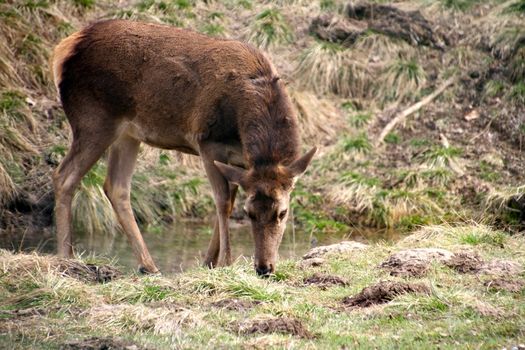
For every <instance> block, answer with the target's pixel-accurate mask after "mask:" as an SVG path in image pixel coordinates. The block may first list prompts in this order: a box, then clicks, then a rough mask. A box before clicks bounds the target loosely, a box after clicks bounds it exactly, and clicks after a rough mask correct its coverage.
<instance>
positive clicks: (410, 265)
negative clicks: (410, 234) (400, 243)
mask: <svg viewBox="0 0 525 350" xmlns="http://www.w3.org/2000/svg"><path fill="white" fill-rule="evenodd" d="M453 256H454V254H453V253H452V252H449V251H448V250H445V249H439V248H418V249H407V250H402V251H399V252H397V253H395V254H392V255H391V256H390V257H389V258H388V259H387V260H386V261H384V262H383V263H381V265H379V267H381V268H383V269H385V270H387V271H389V272H390V275H391V276H401V277H417V278H419V277H423V276H425V275H426V273H427V272H428V270H429V268H430V264H431V263H432V262H433V261H439V262H446V261H449V260H450V259H451V258H452V257H453Z"/></svg>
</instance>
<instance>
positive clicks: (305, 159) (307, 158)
mask: <svg viewBox="0 0 525 350" xmlns="http://www.w3.org/2000/svg"><path fill="white" fill-rule="evenodd" d="M315 152H317V147H314V148H312V149H311V150H309V151H308V153H306V154H305V155H304V156H302V157H301V158H299V159H296V160H294V162H293V163H292V164H290V165H289V166H288V169H289V170H290V173H291V174H292V176H293V177H297V176H299V175H301V174H303V173H304V172H305V171H306V168H307V167H308V165H309V164H310V162H311V161H312V158H313V157H314V154H315Z"/></svg>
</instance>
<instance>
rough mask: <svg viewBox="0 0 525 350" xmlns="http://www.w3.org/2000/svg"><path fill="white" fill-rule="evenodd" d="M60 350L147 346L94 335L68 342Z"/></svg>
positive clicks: (141, 349)
mask: <svg viewBox="0 0 525 350" xmlns="http://www.w3.org/2000/svg"><path fill="white" fill-rule="evenodd" d="M60 350H147V348H145V347H142V346H138V345H136V344H133V343H131V342H128V341H124V340H121V339H118V338H98V337H93V338H87V339H84V340H79V341H72V342H69V343H66V344H64V345H62V346H61V347H60Z"/></svg>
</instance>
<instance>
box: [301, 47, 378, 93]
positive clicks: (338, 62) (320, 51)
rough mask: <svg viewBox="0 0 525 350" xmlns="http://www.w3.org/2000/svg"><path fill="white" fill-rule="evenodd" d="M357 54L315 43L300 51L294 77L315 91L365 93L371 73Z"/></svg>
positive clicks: (341, 48) (368, 86)
mask: <svg viewBox="0 0 525 350" xmlns="http://www.w3.org/2000/svg"><path fill="white" fill-rule="evenodd" d="M358 54H359V53H355V52H353V51H350V50H347V49H345V47H343V46H341V45H339V44H334V43H326V42H315V43H314V44H312V45H311V46H310V47H309V48H307V49H306V50H305V51H304V52H303V53H302V54H301V57H300V60H299V63H298V65H297V68H296V71H295V76H296V77H297V78H298V80H299V81H300V82H301V84H302V85H303V86H305V87H307V88H309V89H312V90H314V91H315V92H316V93H318V94H329V93H335V94H338V95H340V96H342V97H363V96H366V95H367V94H368V90H369V89H370V87H371V84H370V81H371V80H370V79H371V76H370V72H369V69H368V68H367V67H366V65H364V64H363V63H362V62H360V59H359V57H358V56H357V55H358Z"/></svg>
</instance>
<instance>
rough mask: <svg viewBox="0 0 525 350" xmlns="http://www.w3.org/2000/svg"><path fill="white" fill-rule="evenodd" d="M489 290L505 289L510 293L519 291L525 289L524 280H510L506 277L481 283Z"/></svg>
mask: <svg viewBox="0 0 525 350" xmlns="http://www.w3.org/2000/svg"><path fill="white" fill-rule="evenodd" d="M483 285H484V286H486V287H487V288H488V289H489V290H493V291H501V290H504V291H507V292H511V293H519V292H521V291H522V290H524V289H525V281H523V280H511V279H506V278H495V279H491V280H488V281H485V283H483Z"/></svg>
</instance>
